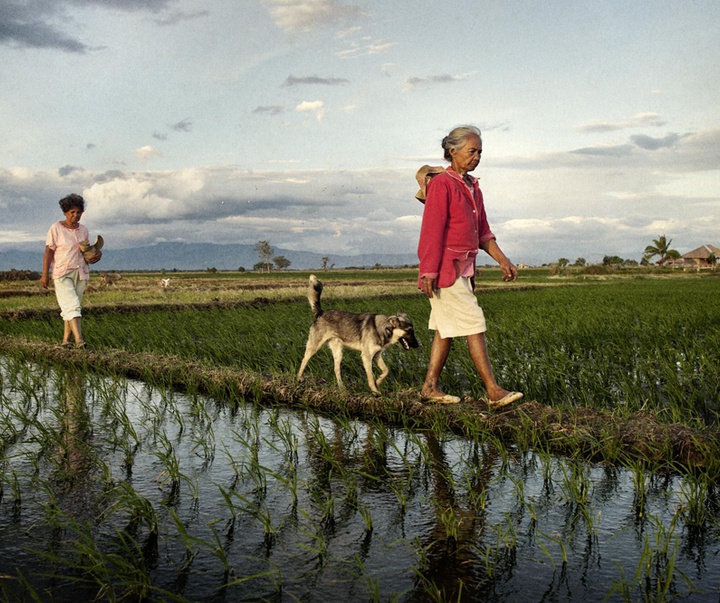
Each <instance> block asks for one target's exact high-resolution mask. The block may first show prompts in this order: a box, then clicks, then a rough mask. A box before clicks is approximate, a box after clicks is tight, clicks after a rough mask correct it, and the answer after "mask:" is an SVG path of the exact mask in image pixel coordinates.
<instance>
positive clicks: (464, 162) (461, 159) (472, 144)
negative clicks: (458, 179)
mask: <svg viewBox="0 0 720 603" xmlns="http://www.w3.org/2000/svg"><path fill="white" fill-rule="evenodd" d="M481 155H482V140H480V137H479V136H477V135H475V134H472V135H471V136H468V137H467V138H466V139H465V145H464V146H463V147H461V148H459V149H457V150H454V149H450V156H451V157H452V168H453V170H455V171H456V172H457V173H458V174H464V173H466V172H472V171H473V170H474V169H475V168H476V167H477V166H478V164H479V163H480V156H481Z"/></svg>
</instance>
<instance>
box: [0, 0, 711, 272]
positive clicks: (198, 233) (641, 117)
mask: <svg viewBox="0 0 720 603" xmlns="http://www.w3.org/2000/svg"><path fill="white" fill-rule="evenodd" d="M0 115H2V119H0V209H1V210H2V211H3V214H4V216H5V218H4V221H3V224H2V225H0V251H3V250H9V249H20V250H31V249H38V251H39V253H41V251H42V248H43V246H44V240H45V235H46V232H47V229H48V227H49V226H50V224H52V223H53V222H54V221H57V220H62V219H63V215H62V212H61V211H60V208H59V206H58V204H57V202H58V200H59V199H60V198H62V197H64V196H65V195H67V194H69V193H71V192H74V193H78V194H81V195H83V197H84V198H85V200H86V212H85V215H84V216H83V222H84V223H85V224H86V225H87V226H88V228H89V229H90V232H91V235H94V234H102V235H103V237H104V238H105V242H106V249H105V253H108V252H111V251H112V249H113V248H116V249H123V248H132V247H141V246H147V245H151V244H154V243H159V242H167V241H172V242H188V243H220V244H223V243H248V244H255V243H256V242H258V241H261V240H266V241H268V242H270V244H271V245H272V246H273V247H275V248H282V249H290V250H303V251H314V252H318V253H322V254H324V255H326V256H328V257H330V259H331V261H332V256H333V254H336V255H354V254H359V253H366V252H387V253H414V252H415V251H416V248H417V239H418V234H419V230H420V223H421V219H422V209H423V206H422V205H421V204H420V203H419V202H418V201H416V200H415V198H414V195H415V193H416V192H417V183H416V181H415V177H414V176H415V172H416V171H417V169H418V168H419V167H420V166H422V165H423V164H431V165H446V163H445V162H444V160H443V158H442V149H441V146H440V144H441V140H442V138H443V137H444V136H445V135H446V134H447V133H448V132H449V131H450V130H451V129H452V128H454V127H456V126H458V125H463V124H471V125H475V126H477V127H479V128H480V129H481V130H482V133H483V158H482V161H481V163H480V166H479V167H478V169H477V170H475V172H474V175H476V176H478V177H479V178H480V185H481V188H482V190H483V194H484V197H485V207H486V211H487V214H488V218H489V221H490V225H491V228H492V230H493V232H494V233H495V235H496V237H497V241H498V243H499V245H500V247H501V248H502V249H503V251H505V253H506V254H507V255H508V256H509V257H510V258H511V259H512V260H513V261H514V262H515V263H524V264H528V265H540V264H543V263H550V262H554V261H557V259H559V258H561V257H562V258H568V259H569V260H570V261H571V262H573V261H575V260H576V259H577V258H580V257H582V258H585V259H586V260H587V262H589V263H595V262H600V261H602V258H603V257H604V256H606V255H618V256H620V257H623V258H627V259H635V260H638V261H639V260H640V259H641V258H642V255H643V251H644V249H645V247H646V246H647V245H649V244H651V243H652V241H653V239H656V238H658V237H659V236H660V235H663V234H664V235H666V236H667V238H668V239H671V240H672V247H673V248H675V249H677V250H678V251H680V253H685V252H687V251H689V250H691V249H694V248H696V247H698V246H700V245H703V244H713V245H716V246H720V3H719V2H717V0H685V1H679V0H673V1H670V0H633V1H632V2H628V1H627V0H605V1H603V2H596V1H593V2H590V1H585V0H567V1H565V0H547V1H546V2H536V1H534V0H533V1H530V0H509V1H508V0H503V1H500V0H475V1H473V2H468V1H464V2H459V1H455V0H446V1H445V2H427V1H424V0H414V1H412V2H410V1H408V0H393V1H392V2H387V1H383V2H381V1H379V0H0ZM491 261H492V260H491V259H490V258H489V257H488V258H487V262H491ZM479 263H481V264H482V263H485V262H484V261H483V259H482V256H481V257H480V258H479Z"/></svg>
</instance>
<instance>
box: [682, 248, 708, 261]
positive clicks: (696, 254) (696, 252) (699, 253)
mask: <svg viewBox="0 0 720 603" xmlns="http://www.w3.org/2000/svg"><path fill="white" fill-rule="evenodd" d="M682 257H683V259H684V260H707V259H708V258H709V257H710V250H709V249H708V248H707V247H706V246H705V245H700V247H698V248H697V249H693V250H692V251H688V252H687V253H684V254H683V256H682Z"/></svg>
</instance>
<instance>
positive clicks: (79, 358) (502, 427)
mask: <svg viewBox="0 0 720 603" xmlns="http://www.w3.org/2000/svg"><path fill="white" fill-rule="evenodd" d="M0 354H2V355H5V356H10V357H18V358H21V359H23V360H25V361H32V362H37V363H51V364H53V365H55V366H59V367H62V368H69V369H73V370H78V371H95V372H99V373H103V374H109V375H121V376H124V377H127V378H131V379H138V380H142V381H146V382H148V383H150V384H162V385H163V386H166V387H172V388H175V389H178V390H181V391H193V392H198V393H201V394H205V395H207V396H209V397H210V398H212V399H214V400H216V401H217V402H218V403H227V404H236V403H237V402H238V401H241V400H246V401H252V402H255V403H260V404H264V405H282V406H287V407H295V408H310V409H313V410H315V411H318V412H321V413H326V414H328V415H333V414H345V415H348V414H349V415H350V416H353V417H358V418H375V419H381V420H383V421H387V422H388V423H391V424H395V425H404V426H407V427H412V428H415V429H437V427H438V426H440V427H442V428H443V429H447V430H448V431H452V432H455V433H459V434H462V435H465V436H468V437H475V436H477V435H478V434H482V433H486V434H491V435H494V436H496V437H498V438H500V439H502V440H503V441H505V442H507V443H515V444H517V445H518V447H519V448H520V449H526V448H531V447H535V448H538V447H539V448H542V449H543V450H547V451H548V452H552V453H557V454H563V455H569V456H572V457H574V458H582V459H585V460H591V461H607V462H611V463H632V462H634V461H636V460H640V461H647V462H652V463H654V464H659V465H661V466H666V467H668V468H669V469H672V468H673V467H679V466H685V467H697V468H698V469H701V468H702V470H704V471H708V472H710V473H712V474H713V479H715V478H718V477H720V474H718V475H715V473H719V472H720V470H719V469H718V468H717V465H718V461H717V459H719V458H720V437H719V436H720V432H718V430H716V429H698V428H691V427H690V426H687V425H683V424H678V423H662V422H660V421H659V420H658V419H657V417H655V416H654V415H652V414H649V413H635V414H632V415H629V416H621V415H619V414H618V413H613V412H601V411H596V410H591V409H588V408H583V407H575V408H569V409H568V408H566V407H565V408H562V409H561V408H555V407H553V406H550V405H544V404H540V403H538V402H536V401H525V402H523V403H520V404H516V405H513V406H511V407H508V408H507V409H503V410H502V411H498V412H490V411H488V409H487V405H486V404H485V403H484V402H483V401H482V400H479V401H478V400H471V399H469V398H465V399H464V400H463V401H462V402H461V403H460V404H456V405H439V404H428V403H425V402H423V401H422V400H421V398H420V395H419V391H418V390H415V389H408V390H404V391H400V392H393V393H391V394H388V395H382V396H372V395H366V394H364V393H354V392H342V391H340V390H338V389H337V388H335V387H334V385H333V384H328V383H325V382H322V381H318V380H312V379H309V380H308V381H306V382H304V383H299V382H298V381H296V380H295V379H294V378H293V377H292V376H289V375H288V376H270V375H263V374H261V373H258V372H253V371H243V370H237V369H233V368H229V367H217V366H210V365H208V364H205V363H201V362H196V361H188V360H186V359H183V358H179V357H174V356H160V355H154V354H136V353H130V352H127V351H124V350H119V349H105V350H97V351H92V350H74V349H70V350H68V349H62V348H61V347H60V346H59V345H57V344H51V343H47V342H38V341H30V340H27V339H25V338H20V337H8V338H5V339H3V340H2V341H0Z"/></svg>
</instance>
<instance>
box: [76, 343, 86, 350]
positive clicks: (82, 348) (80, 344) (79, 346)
mask: <svg viewBox="0 0 720 603" xmlns="http://www.w3.org/2000/svg"><path fill="white" fill-rule="evenodd" d="M75 347H76V348H78V349H81V350H84V349H85V348H87V343H85V342H84V341H78V342H77V343H76V344H75Z"/></svg>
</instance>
